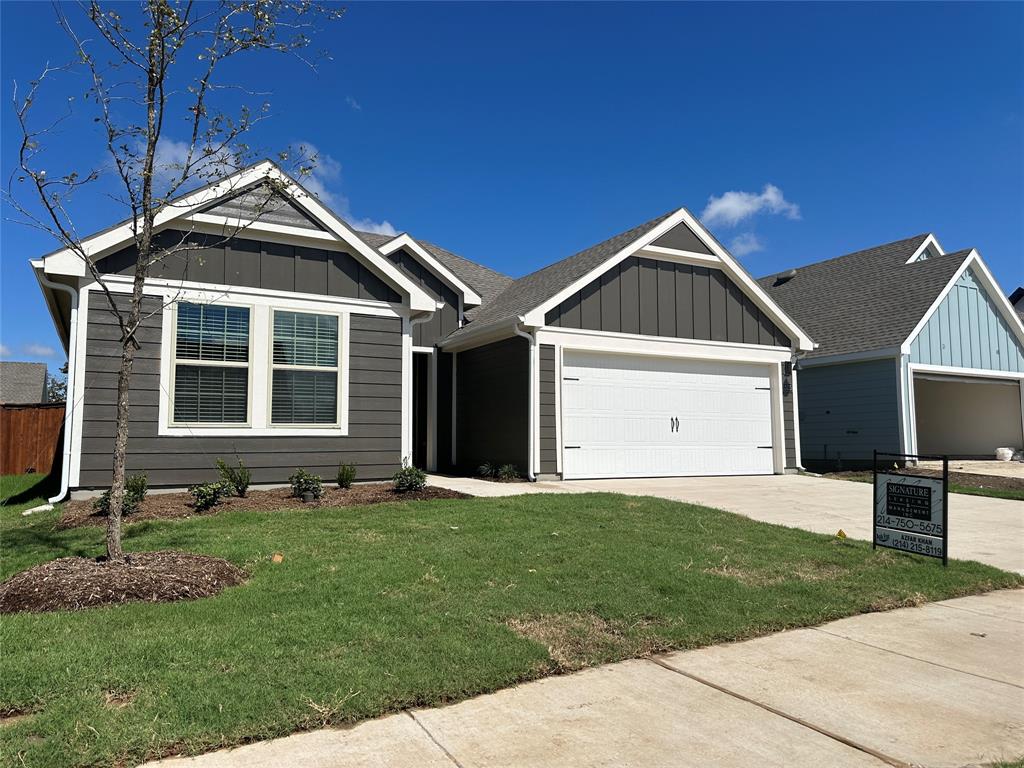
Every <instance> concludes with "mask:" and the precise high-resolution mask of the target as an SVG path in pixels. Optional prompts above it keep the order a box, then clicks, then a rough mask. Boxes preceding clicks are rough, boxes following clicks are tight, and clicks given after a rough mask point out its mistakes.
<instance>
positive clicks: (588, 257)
mask: <svg viewBox="0 0 1024 768" xmlns="http://www.w3.org/2000/svg"><path fill="white" fill-rule="evenodd" d="M673 213H675V211H669V212H668V213H665V214H663V215H661V216H658V217H657V218H655V219H651V220H650V221H647V222H644V223H643V224H640V225H639V226H636V227H633V228H632V229H630V230H627V231H625V232H622V233H620V234H618V235H614V236H613V237H610V238H608V239H607V240H604V241H603V242H600V243H598V244H597V245H593V246H591V247H590V248H586V249H584V250H582V251H580V252H579V253H576V254H573V255H572V256H569V257H568V258H565V259H562V260H561V261H556V262H555V263H554V264H551V265H549V266H547V267H544V268H543V269H539V270H537V271H536V272H532V273H530V274H529V275H526V276H525V277H521V278H519V279H518V280H516V281H515V282H513V283H511V285H509V286H508V287H507V288H505V289H504V290H503V291H502V292H501V293H500V294H499V295H498V296H497V297H496V298H495V299H494V300H493V301H489V302H485V303H484V304H483V306H481V307H480V309H479V310H477V312H476V315H475V316H474V317H473V322H472V323H470V324H468V325H466V326H465V327H463V328H461V329H460V330H458V331H455V332H454V333H453V334H452V335H451V336H449V338H452V339H454V338H458V337H459V336H461V335H464V334H465V333H467V332H468V329H470V328H472V327H473V326H474V325H475V326H477V327H480V326H483V325H492V324H495V323H500V322H502V321H504V320H508V321H512V320H513V319H514V318H516V317H519V316H520V315H523V314H526V313H527V312H529V311H530V310H532V309H535V308H536V307H538V306H540V305H541V304H543V303H544V302H545V301H547V300H548V299H550V298H551V297H553V296H555V295H556V294H557V293H558V292H559V291H561V290H562V289H564V288H566V287H568V286H569V285H571V284H572V283H573V282H575V281H576V280H578V279H579V278H581V277H583V276H584V275H586V274H587V273H588V272H590V271H591V270H593V269H596V268H597V267H599V266H600V265H601V264H603V263H604V262H605V261H607V260H608V259H610V258H611V257H612V256H614V255H615V254H616V253H618V252H619V251H621V250H622V249H623V248H625V247H626V246H627V245H629V244H630V243H632V242H633V241H634V240H636V239H637V238H639V237H642V236H643V235H645V234H647V233H648V232H649V231H651V230H652V229H653V228H654V227H656V226H657V225H658V224H660V223H661V222H662V221H664V220H665V219H667V218H668V217H669V216H671V215H672V214H673Z"/></svg>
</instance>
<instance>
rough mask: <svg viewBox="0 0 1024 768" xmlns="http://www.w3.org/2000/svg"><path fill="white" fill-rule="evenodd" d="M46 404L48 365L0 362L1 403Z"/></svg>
mask: <svg viewBox="0 0 1024 768" xmlns="http://www.w3.org/2000/svg"><path fill="white" fill-rule="evenodd" d="M45 402H46V363H16V362H13V361H12V362H8V361H4V362H0V403H15V404H18V405H30V404H35V403H45Z"/></svg>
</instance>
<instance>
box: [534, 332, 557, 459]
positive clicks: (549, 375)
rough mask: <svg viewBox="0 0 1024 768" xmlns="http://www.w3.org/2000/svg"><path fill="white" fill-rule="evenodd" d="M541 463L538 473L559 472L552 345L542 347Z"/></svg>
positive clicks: (555, 382) (555, 375)
mask: <svg viewBox="0 0 1024 768" xmlns="http://www.w3.org/2000/svg"><path fill="white" fill-rule="evenodd" d="M538 376H539V377H540V382H539V384H540V387H539V389H540V403H539V405H540V457H539V459H540V461H539V464H538V467H537V469H538V471H539V472H541V473H542V474H545V475H550V474H554V473H555V472H557V471H558V463H557V455H558V441H557V438H556V436H555V434H556V429H557V417H556V411H555V396H556V395H555V389H556V387H557V386H558V379H557V372H556V366H555V348H554V347H553V346H552V345H550V344H541V345H540V371H538Z"/></svg>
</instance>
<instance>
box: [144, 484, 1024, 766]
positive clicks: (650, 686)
mask: <svg viewBox="0 0 1024 768" xmlns="http://www.w3.org/2000/svg"><path fill="white" fill-rule="evenodd" d="M836 482H838V481H836ZM1022 755H1024V590H1013V591H1005V592H993V593H990V594H987V595H981V596H978V597H967V598H960V599H958V600H948V601H945V602H941V603H931V604H928V605H924V606H921V607H919V608H907V609H902V610H896V611H889V612H887V613H872V614H865V615H863V616H854V617H851V618H849V619H843V620H841V621H835V622H832V623H830V624H825V625H823V626H821V627H815V628H812V629H800V630H795V631H792V632H781V633H779V634H776V635H770V636H768V637H762V638H759V639H756V640H750V641H748V642H744V643H734V644H731V645H722V646H714V647H710V648H703V649H699V650H694V651H680V652H677V653H670V654H665V655H663V656H658V657H654V658H652V659H637V660H633V661H625V662H621V663H619V664H609V665H607V666H604V667H598V668H595V669H589V670H586V671H583V672H579V673H576V674H573V675H563V676H561V677H550V678H546V679H543V680H538V681H536V682H533V683H527V684H525V685H520V686H516V687H514V688H509V689H507V690H503V691H498V692H497V693H493V694H490V695H487V696H479V697H477V698H475V699H470V700H468V701H464V702H461V703H459V704H454V705H452V706H448V707H441V708H438V709H423V710H412V711H410V712H405V713H402V714H397V715H391V716H389V717H384V718H381V719H379V720H372V721H369V722H366V723H363V724H361V725H357V726H355V727H353V728H349V729H340V730H334V729H326V730H321V731H314V732H312V733H303V734H298V735H295V736H289V737H287V738H284V739H276V740H273V741H267V742H263V743H260V744H253V745H250V746H245V747H240V748H238V749H234V750H223V751H220V752H213V753H210V754H207V755H202V756H200V757H197V758H193V759H172V760H167V761H163V762H161V763H159V765H160V766H163V768H172V766H173V768H276V767H277V766H292V767H293V768H346V767H347V766H352V767H353V768H355V767H356V766H382V767H383V766H391V767H392V768H433V767H435V766H436V768H470V767H471V766H478V767H480V768H483V767H484V766H489V767H490V768H515V767H517V766H541V765H543V766H554V767H556V768H562V767H564V768H575V767H576V766H579V768H594V767H595V766H607V767H609V768H610V767H611V766H631V765H636V766H641V765H642V766H652V767H655V768H657V767H660V766H666V767H667V766H679V767H685V766H694V768H697V767H698V766H700V767H701V768H705V767H706V768H740V767H743V768H745V767H746V766H751V765H757V766H778V767H779V768H782V767H783V766H794V767H795V768H804V767H806V768H818V766H836V768H862V767H863V768H886V766H897V767H899V768H909V766H910V765H927V766H931V767H933V768H938V767H939V766H965V765H987V764H990V763H993V762H996V761H999V760H1015V759H1017V758H1019V757H1021V756H1022Z"/></svg>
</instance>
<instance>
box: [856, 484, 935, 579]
mask: <svg viewBox="0 0 1024 768" xmlns="http://www.w3.org/2000/svg"><path fill="white" fill-rule="evenodd" d="M945 477H946V473H945V472H944V473H943V477H942V478H934V477H920V476H915V475H909V474H901V473H895V472H875V475H874V478H875V507H874V514H875V520H874V538H873V543H874V546H876V547H888V548H889V549H898V550H901V551H903V552H913V553H915V554H918V555H927V556H928V557H937V558H940V559H941V560H942V562H943V564H945V562H946V556H947V553H946V522H947V514H946V513H947V509H946V503H947V494H946V482H945Z"/></svg>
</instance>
